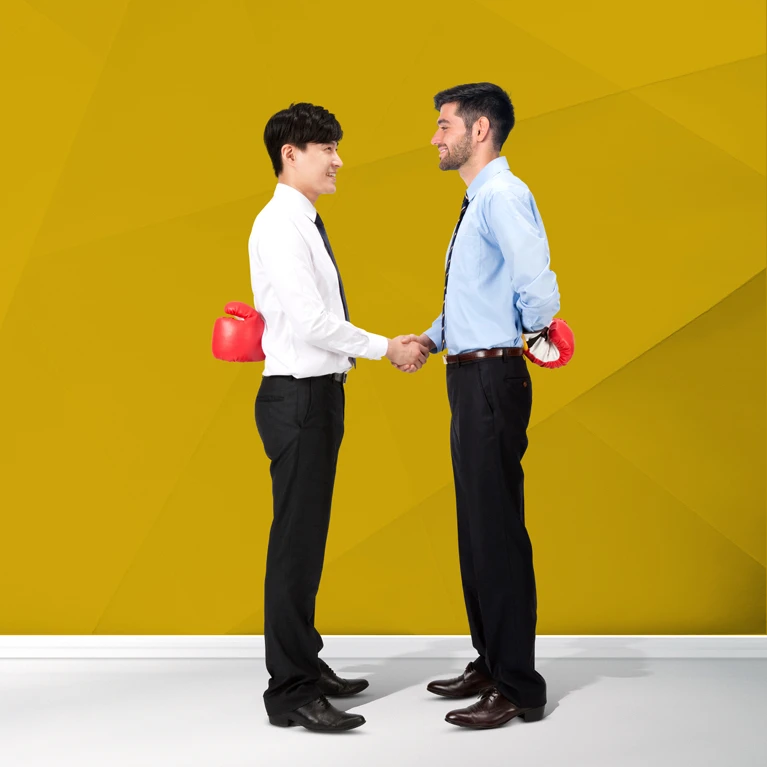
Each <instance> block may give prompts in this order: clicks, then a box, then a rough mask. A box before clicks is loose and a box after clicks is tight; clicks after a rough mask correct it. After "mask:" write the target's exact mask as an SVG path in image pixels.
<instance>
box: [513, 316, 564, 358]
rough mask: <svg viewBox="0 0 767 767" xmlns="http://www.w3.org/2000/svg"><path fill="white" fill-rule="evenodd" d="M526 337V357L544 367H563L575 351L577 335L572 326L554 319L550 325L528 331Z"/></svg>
mask: <svg viewBox="0 0 767 767" xmlns="http://www.w3.org/2000/svg"><path fill="white" fill-rule="evenodd" d="M524 338H525V357H527V359H529V360H530V362H534V363H535V364H536V365H540V366H541V367H542V368H561V367H562V366H563V365H566V364H567V363H568V362H569V361H570V360H571V359H572V356H573V352H574V351H575V337H574V336H573V331H572V330H570V326H569V325H568V324H567V323H566V322H565V321H564V320H560V319H553V320H552V321H551V325H549V327H547V328H544V329H543V330H536V331H535V332H534V333H528V334H526V335H525V336H524Z"/></svg>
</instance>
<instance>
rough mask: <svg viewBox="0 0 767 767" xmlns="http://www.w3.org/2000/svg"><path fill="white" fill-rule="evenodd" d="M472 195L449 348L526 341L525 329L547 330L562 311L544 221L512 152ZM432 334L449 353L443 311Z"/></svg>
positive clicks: (457, 250) (448, 312)
mask: <svg viewBox="0 0 767 767" xmlns="http://www.w3.org/2000/svg"><path fill="white" fill-rule="evenodd" d="M467 194H468V196H469V207H468V208H467V209H466V213H465V214H464V217H463V221H462V222H461V226H460V228H459V230H458V235H457V236H456V238H455V245H454V246H453V256H452V259H451V262H450V279H449V280H448V285H447V303H446V308H445V342H446V345H447V349H448V353H449V354H463V353H465V352H471V351H476V350H477V349H493V348H496V347H504V346H522V345H523V342H522V333H523V332H529V331H533V330H541V329H542V328H544V327H546V326H547V325H549V323H550V322H551V320H552V319H553V318H554V316H555V315H556V313H557V312H558V311H559V288H558V287H557V277H556V274H555V273H554V272H552V271H551V269H550V268H549V243H548V240H547V239H546V231H545V230H544V228H543V221H541V216H540V214H539V213H538V208H537V206H536V204H535V199H534V198H533V195H532V193H531V192H530V190H529V189H528V188H527V185H526V184H525V183H524V182H523V181H521V180H520V179H518V178H517V177H516V176H515V175H514V174H513V173H512V172H511V170H509V163H508V162H507V160H506V158H505V157H497V158H496V159H495V160H493V161H492V162H489V163H488V164H487V165H486V166H485V167H484V168H483V169H482V170H481V171H480V172H479V174H478V175H477V177H476V178H475V179H474V180H473V181H472V182H471V184H470V185H469V188H468V190H467ZM459 207H460V206H459V205H458V204H456V218H457V214H458V209H459ZM448 248H449V246H448ZM445 263H446V264H447V256H446V257H445ZM426 335H427V336H429V338H430V339H431V340H432V342H433V343H434V345H435V346H436V347H437V352H439V351H442V349H441V343H442V312H440V314H439V316H438V317H437V319H436V320H435V321H434V324H433V325H432V326H431V328H429V330H427V331H426Z"/></svg>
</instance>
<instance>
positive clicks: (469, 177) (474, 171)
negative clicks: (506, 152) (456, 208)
mask: <svg viewBox="0 0 767 767" xmlns="http://www.w3.org/2000/svg"><path fill="white" fill-rule="evenodd" d="M500 156H501V155H500V154H498V153H496V154H493V155H489V156H488V155H483V156H482V157H476V156H473V157H471V158H469V161H468V162H467V163H465V164H464V165H462V166H461V167H460V168H459V170H458V175H459V176H460V177H461V178H462V179H463V183H464V184H466V186H467V187H468V186H470V185H471V182H472V181H474V179H475V178H476V177H477V176H478V175H479V174H480V172H481V171H482V168H484V167H485V165H489V164H490V163H491V162H492V161H493V160H497V159H498V158H499V157H500Z"/></svg>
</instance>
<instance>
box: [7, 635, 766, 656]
mask: <svg viewBox="0 0 767 767" xmlns="http://www.w3.org/2000/svg"><path fill="white" fill-rule="evenodd" d="M324 641H325V649H324V650H323V651H322V656H323V657H324V658H466V659H471V658H473V657H474V656H475V653H474V651H473V649H472V646H471V641H470V639H469V637H468V636H426V635H421V636H408V635H377V636H367V635H366V636H362V635H356V636H340V635H333V636H325V637H324ZM263 657H264V637H263V636H260V635H249V636H229V635H226V636H218V635H214V636H197V635H195V636H189V635H171V636H157V635H136V636H114V635H83V636H80V635H30V636H24V635H10V636H8V635H6V636H0V659H10V658H84V659H88V658H140V659H151V658H207V659H226V658H263ZM536 657H537V658H767V635H764V634H743V635H729V634H723V635H715V636H710V635H706V636H702V635H640V636H624V635H581V636H577V635H544V636H539V637H538V638H537V640H536Z"/></svg>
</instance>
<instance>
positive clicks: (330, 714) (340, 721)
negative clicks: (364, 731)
mask: <svg viewBox="0 0 767 767" xmlns="http://www.w3.org/2000/svg"><path fill="white" fill-rule="evenodd" d="M269 723H270V724H273V725H275V726H276V727H296V726H298V725H300V726H301V727H306V729H307V730H312V731H314V732H343V731H344V730H353V729H354V728H355V727H360V726H361V725H363V724H365V717H363V716H360V715H359V714H347V713H346V712H345V711H339V710H338V709H337V708H334V707H333V705H332V704H331V703H330V701H328V699H327V698H326V697H325V696H324V695H320V697H319V698H317V699H316V700H313V701H312V702H311V703H307V704H306V705H305V706H301V707H300V708H297V709H296V710H295V711H289V712H288V713H287V714H278V715H275V716H270V717H269Z"/></svg>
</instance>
